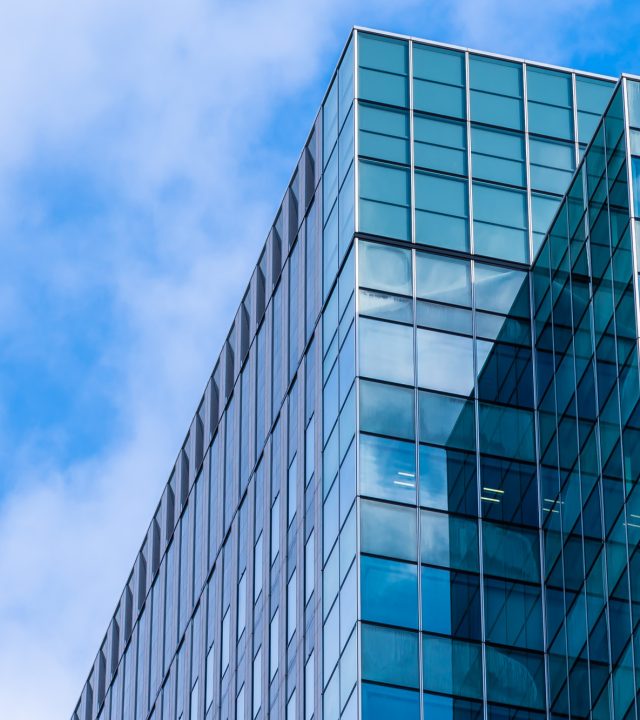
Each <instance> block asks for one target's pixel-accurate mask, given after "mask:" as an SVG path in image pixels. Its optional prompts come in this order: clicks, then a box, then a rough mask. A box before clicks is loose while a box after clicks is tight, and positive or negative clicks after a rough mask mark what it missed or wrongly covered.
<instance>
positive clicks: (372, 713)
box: [362, 682, 420, 720]
mask: <svg viewBox="0 0 640 720" xmlns="http://www.w3.org/2000/svg"><path fill="white" fill-rule="evenodd" d="M389 718H398V720H400V719H402V720H420V695H419V694H418V693H417V692H413V691H412V690H401V689H400V688H392V687H384V686H383V685H372V684H371V683H366V682H365V683H362V720H388V719H389Z"/></svg>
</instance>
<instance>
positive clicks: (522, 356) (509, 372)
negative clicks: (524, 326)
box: [476, 340, 533, 409]
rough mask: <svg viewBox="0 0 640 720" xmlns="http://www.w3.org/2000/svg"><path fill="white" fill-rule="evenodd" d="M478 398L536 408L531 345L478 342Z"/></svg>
mask: <svg viewBox="0 0 640 720" xmlns="http://www.w3.org/2000/svg"><path fill="white" fill-rule="evenodd" d="M476 347H477V373H478V397H479V398H480V400H484V401H487V402H498V403H504V404H506V405H514V406H516V407H525V408H530V409H533V364H532V362H533V361H532V353H531V347H530V346H529V347H524V346H518V345H507V344H506V343H502V342H488V341H486V340H478V341H477V345H476Z"/></svg>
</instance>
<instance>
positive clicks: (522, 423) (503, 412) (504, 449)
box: [478, 402, 535, 462]
mask: <svg viewBox="0 0 640 720" xmlns="http://www.w3.org/2000/svg"><path fill="white" fill-rule="evenodd" d="M478 422H479V428H480V451H481V452H486V453H487V454H489V455H501V456H504V457H508V458H515V459H518V460H526V461H529V462H533V461H534V459H535V455H534V435H533V412H531V411H529V410H524V409H519V408H513V407H502V406H499V405H489V404H487V403H482V402H481V403H480V412H479V418H478Z"/></svg>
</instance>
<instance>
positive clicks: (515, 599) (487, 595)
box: [484, 578, 544, 651]
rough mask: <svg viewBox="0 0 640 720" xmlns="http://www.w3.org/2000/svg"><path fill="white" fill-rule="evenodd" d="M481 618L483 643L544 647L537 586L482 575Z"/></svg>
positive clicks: (539, 596)
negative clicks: (483, 621) (483, 633)
mask: <svg viewBox="0 0 640 720" xmlns="http://www.w3.org/2000/svg"><path fill="white" fill-rule="evenodd" d="M484 617H485V638H486V640H487V642H492V643H497V644H499V645H508V646H511V647H520V648H525V649H529V650H539V651H542V650H543V649H544V648H543V635H542V598H541V595H540V587H539V586H532V585H522V584H521V583H514V582H508V581H503V580H496V579H493V578H485V581H484Z"/></svg>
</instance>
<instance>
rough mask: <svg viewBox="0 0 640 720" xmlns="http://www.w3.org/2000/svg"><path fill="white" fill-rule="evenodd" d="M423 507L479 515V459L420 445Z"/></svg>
mask: <svg viewBox="0 0 640 720" xmlns="http://www.w3.org/2000/svg"><path fill="white" fill-rule="evenodd" d="M420 505H422V506H423V507H431V508H437V509H438V510H447V511H449V512H458V513H466V514H471V515H476V514H477V512H478V494H477V484H476V456H475V454H472V453H466V452H461V451H457V450H446V449H445V448H441V447H434V446H431V445H420Z"/></svg>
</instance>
